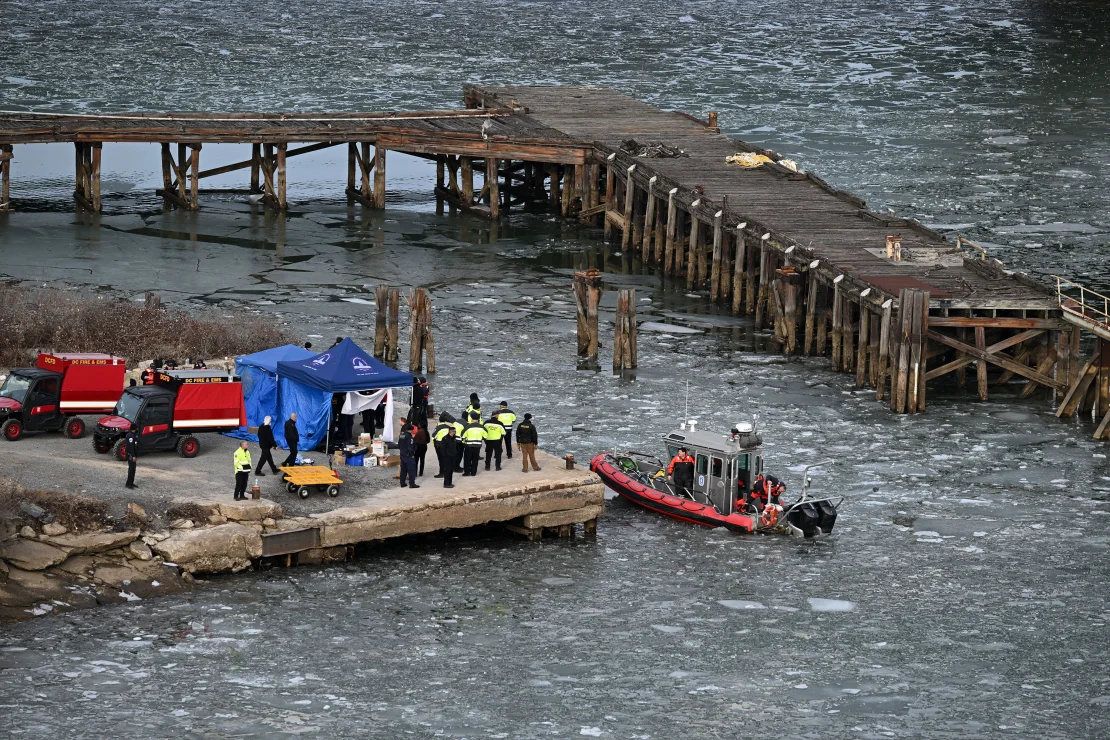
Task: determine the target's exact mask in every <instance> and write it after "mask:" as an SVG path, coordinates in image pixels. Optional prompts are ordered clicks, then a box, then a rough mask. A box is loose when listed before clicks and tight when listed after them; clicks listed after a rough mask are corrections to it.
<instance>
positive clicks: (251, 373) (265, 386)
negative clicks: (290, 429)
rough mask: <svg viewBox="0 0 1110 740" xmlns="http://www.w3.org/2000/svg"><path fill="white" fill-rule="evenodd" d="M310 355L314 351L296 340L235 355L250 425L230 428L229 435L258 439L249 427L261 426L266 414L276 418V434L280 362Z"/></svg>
mask: <svg viewBox="0 0 1110 740" xmlns="http://www.w3.org/2000/svg"><path fill="white" fill-rule="evenodd" d="M308 357H315V353H313V352H312V351H311V350H307V349H305V348H303V347H298V346H297V345H295V344H285V345H282V346H281V347H273V348H271V349H264V350H262V351H261V352H255V353H254V354H251V355H242V356H241V357H236V358H235V374H236V375H238V376H239V377H241V378H242V379H243V402H244V403H245V404H246V407H247V426H246V427H240V428H239V429H238V430H236V431H234V432H228V433H227V436H229V437H235V438H237V439H245V440H248V441H250V442H257V441H258V435H257V434H253V433H251V432H249V431H247V430H248V428H249V427H258V426H259V425H260V424H262V420H263V419H264V418H266V417H267V416H270V417H272V418H273V422H272V423H273V426H274V433H275V435H276V434H277V433H278V432H279V431H280V427H281V417H280V416H279V415H278V410H279V409H278V376H277V365H278V362H280V361H282V360H303V359H306V358H308Z"/></svg>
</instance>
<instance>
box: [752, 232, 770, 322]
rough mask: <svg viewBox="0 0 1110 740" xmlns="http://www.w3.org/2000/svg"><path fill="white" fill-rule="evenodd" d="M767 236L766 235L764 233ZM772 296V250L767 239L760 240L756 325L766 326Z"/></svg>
mask: <svg viewBox="0 0 1110 740" xmlns="http://www.w3.org/2000/svg"><path fill="white" fill-rule="evenodd" d="M764 236H766V235H764ZM770 296H771V250H770V248H769V247H768V246H767V240H766V239H760V241H759V294H758V295H757V296H756V299H755V326H756V328H757V329H762V328H763V326H764V321H763V317H764V313H765V308H764V307H765V306H766V305H767V304H768V302H769V300H770Z"/></svg>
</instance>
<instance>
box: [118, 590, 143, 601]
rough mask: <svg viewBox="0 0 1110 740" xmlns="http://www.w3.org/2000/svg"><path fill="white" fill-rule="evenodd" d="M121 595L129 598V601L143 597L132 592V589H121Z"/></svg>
mask: <svg viewBox="0 0 1110 740" xmlns="http://www.w3.org/2000/svg"><path fill="white" fill-rule="evenodd" d="M119 595H120V598H121V599H127V600H128V601H142V599H141V598H139V597H138V596H136V595H135V594H133V593H131V592H130V591H120V592H119Z"/></svg>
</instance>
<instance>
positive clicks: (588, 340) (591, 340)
mask: <svg viewBox="0 0 1110 740" xmlns="http://www.w3.org/2000/svg"><path fill="white" fill-rule="evenodd" d="M573 287H574V300H575V306H576V307H577V314H578V354H579V355H583V356H585V357H586V358H588V359H591V360H596V359H597V348H598V333H597V331H598V330H597V308H598V304H599V303H600V302H601V293H602V287H601V273H600V272H599V271H598V270H586V271H584V272H582V271H579V272H575V273H574V283H573Z"/></svg>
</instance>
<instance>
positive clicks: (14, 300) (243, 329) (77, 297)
mask: <svg viewBox="0 0 1110 740" xmlns="http://www.w3.org/2000/svg"><path fill="white" fill-rule="evenodd" d="M288 341H289V338H288V336H287V335H286V333H285V332H284V331H283V330H282V329H280V328H278V327H275V326H273V324H272V323H271V322H269V321H268V320H267V319H266V318H265V317H262V316H253V315H249V314H246V313H242V312H238V313H233V314H231V315H230V316H229V315H228V312H227V311H222V310H219V311H218V310H216V309H211V310H209V311H203V312H201V313H200V314H199V315H195V316H194V315H192V314H189V313H186V312H184V311H180V310H173V309H170V310H166V309H160V308H147V307H145V306H143V305H140V304H137V303H134V302H131V301H124V300H120V299H116V298H109V297H104V296H86V295H83V294H81V293H76V292H69V291H62V290H58V289H54V288H43V289H34V290H30V289H26V288H20V287H16V286H12V285H0V367H8V368H10V367H22V366H26V365H29V364H31V363H33V362H34V359H35V353H36V352H39V351H54V352H109V353H111V354H115V355H119V356H121V357H126V358H128V360H130V361H131V363H132V364H134V363H136V362H138V361H140V360H144V359H152V358H155V357H162V358H167V357H173V358H177V359H184V358H186V357H201V358H205V359H211V358H216V357H224V356H232V355H240V354H245V353H248V352H257V351H258V350H260V349H265V348H267V347H274V346H277V345H279V344H285V343H286V342H288Z"/></svg>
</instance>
